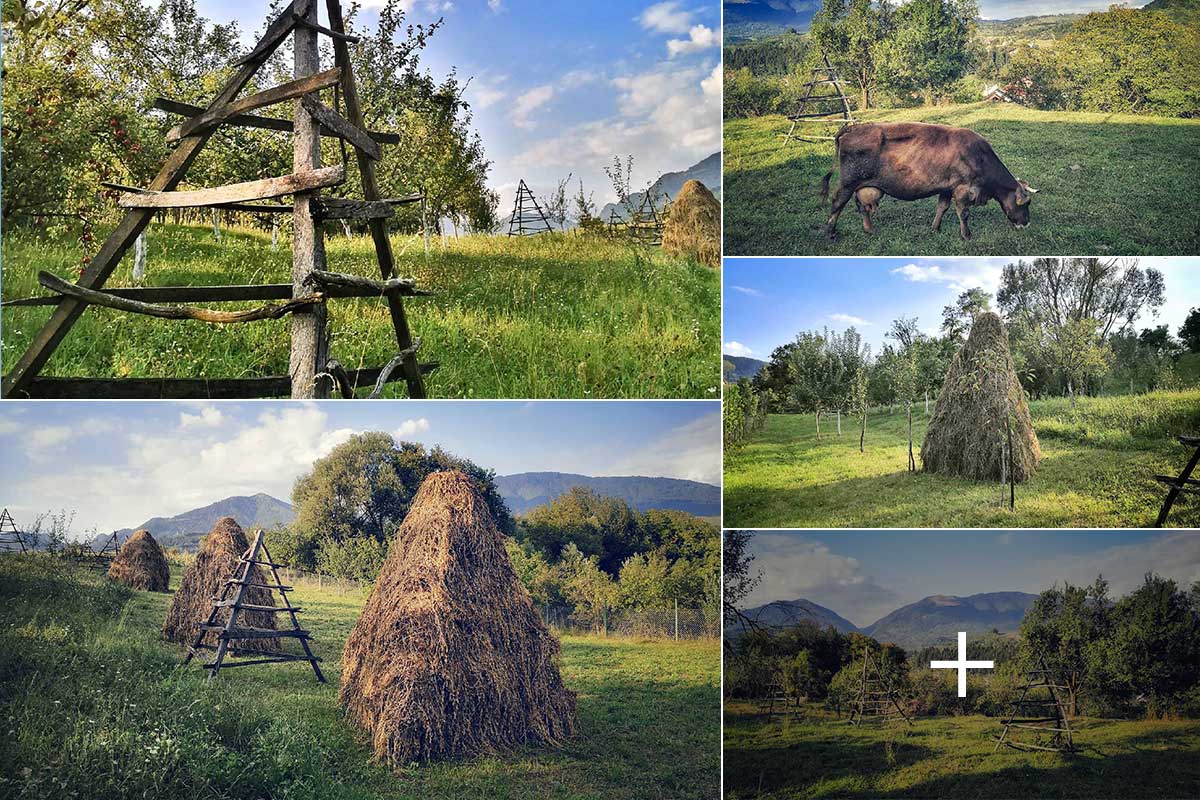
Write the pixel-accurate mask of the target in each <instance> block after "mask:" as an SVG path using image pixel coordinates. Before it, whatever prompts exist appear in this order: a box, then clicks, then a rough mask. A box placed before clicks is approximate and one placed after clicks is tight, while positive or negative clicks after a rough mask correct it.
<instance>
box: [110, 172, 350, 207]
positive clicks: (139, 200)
mask: <svg viewBox="0 0 1200 800" xmlns="http://www.w3.org/2000/svg"><path fill="white" fill-rule="evenodd" d="M345 179H346V168H345V167H343V166H342V165H341V164H334V165H333V166H330V167H321V168H319V169H309V170H305V171H303V172H295V173H293V174H291V175H283V176H280V177H278V178H263V179H262V180H257V181H245V182H243V183H231V184H229V185H228V186H215V187H213V188H211V189H194V190H192V191H185V192H126V193H125V194H123V195H121V199H120V200H119V201H118V203H117V204H118V205H120V206H121V207H122V208H204V207H210V206H225V205H228V204H230V203H242V202H246V201H248V200H269V199H270V198H272V197H282V196H284V195H288V194H301V193H303V192H311V191H312V190H314V189H320V188H322V187H325V186H336V185H338V184H339V183H341V182H342V181H344V180H345Z"/></svg>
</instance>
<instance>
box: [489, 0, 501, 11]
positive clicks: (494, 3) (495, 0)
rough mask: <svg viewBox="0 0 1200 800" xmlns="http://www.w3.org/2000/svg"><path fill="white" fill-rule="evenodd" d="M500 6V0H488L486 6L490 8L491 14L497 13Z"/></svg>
mask: <svg viewBox="0 0 1200 800" xmlns="http://www.w3.org/2000/svg"><path fill="white" fill-rule="evenodd" d="M502 6H503V4H502V3H501V2H500V0H488V8H490V9H491V10H492V13H493V14H499V13H500V9H501V8H502Z"/></svg>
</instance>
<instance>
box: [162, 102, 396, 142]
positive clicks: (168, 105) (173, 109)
mask: <svg viewBox="0 0 1200 800" xmlns="http://www.w3.org/2000/svg"><path fill="white" fill-rule="evenodd" d="M154 107H155V108H157V109H158V110H160V111H167V112H169V113H171V114H179V115H180V116H184V117H194V116H196V115H197V114H202V113H204V109H203V108H201V107H200V106H194V105H192V104H191V103H182V102H180V101H178V100H172V99H170V98H169V97H159V98H157V99H155V101H154ZM222 124H224V125H239V126H241V127H243V128H259V129H261V130H268V131H282V132H285V133H291V132H292V131H293V130H294V129H295V124H294V123H293V122H292V121H291V120H290V119H280V118H279V117H261V116H259V115H257V114H237V115H235V116H232V117H229V118H228V119H226V120H224V122H223V123H222ZM321 135H322V136H327V137H329V138H337V134H336V133H334V132H333V131H331V130H329V129H328V128H322V129H321ZM367 136H370V137H371V138H372V139H374V140H375V141H377V142H379V143H380V144H400V134H398V133H390V132H385V131H367Z"/></svg>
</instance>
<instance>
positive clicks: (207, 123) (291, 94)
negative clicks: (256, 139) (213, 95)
mask: <svg viewBox="0 0 1200 800" xmlns="http://www.w3.org/2000/svg"><path fill="white" fill-rule="evenodd" d="M341 77H342V70H341V69H340V68H339V67H334V68H333V69H327V70H325V71H324V72H318V73H316V74H315V75H309V76H308V77H306V78H298V79H297V80H294V81H288V82H287V83H281V84H279V85H278V86H272V87H271V88H270V89H266V90H264V91H261V92H258V93H257V94H252V95H250V96H248V97H243V98H242V99H241V100H234V101H233V102H230V103H226V104H224V105H222V106H218V107H217V108H210V109H209V110H208V111H205V112H204V113H203V114H200V115H199V116H195V117H192V118H191V119H189V120H185V121H184V122H181V123H179V124H178V125H176V126H175V127H174V128H171V130H169V131H167V141H168V142H177V141H179V140H180V139H182V138H183V137H185V136H189V135H191V134H193V133H196V132H197V131H203V130H207V129H208V128H212V127H214V126H216V125H219V124H221V123H222V122H224V121H225V120H227V119H229V118H230V117H236V116H238V115H239V114H245V113H246V112H248V111H254V110H255V109H257V108H265V107H267V106H273V105H275V104H277V103H283V102H285V101H287V100H295V99H296V98H297V97H303V96H304V95H307V94H311V93H312V92H319V91H320V90H322V89H328V88H329V87H330V86H333V85H334V84H336V83H337V82H338V81H339V80H341Z"/></svg>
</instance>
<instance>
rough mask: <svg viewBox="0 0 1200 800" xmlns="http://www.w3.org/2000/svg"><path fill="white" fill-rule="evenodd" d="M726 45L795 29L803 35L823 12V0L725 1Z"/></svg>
mask: <svg viewBox="0 0 1200 800" xmlns="http://www.w3.org/2000/svg"><path fill="white" fill-rule="evenodd" d="M722 5H723V6H724V12H725V15H724V31H725V41H726V42H727V43H730V42H736V41H740V40H747V39H761V38H765V37H767V36H777V35H779V34H781V33H783V32H784V31H786V30H789V29H794V30H796V31H797V32H798V33H804V32H805V31H807V30H808V28H809V26H810V25H812V20H813V17H814V16H816V14H817V12H818V11H820V10H821V0H724V2H723V3H722Z"/></svg>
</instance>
